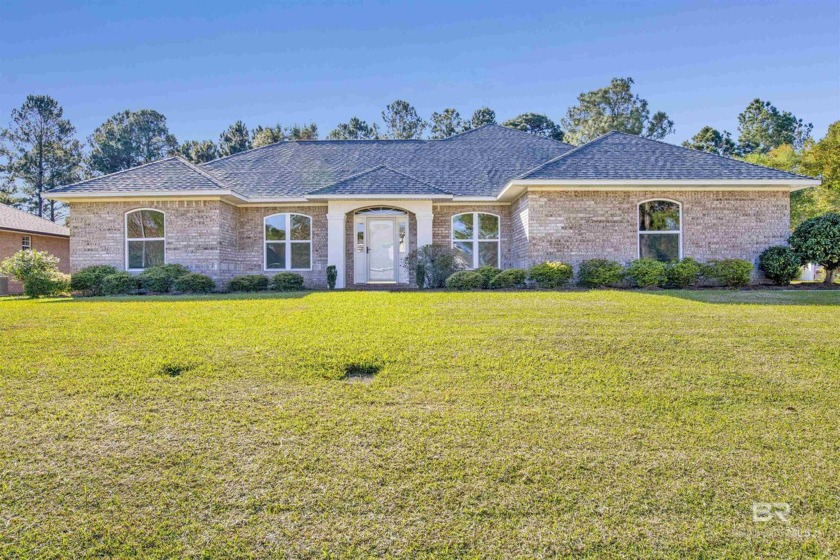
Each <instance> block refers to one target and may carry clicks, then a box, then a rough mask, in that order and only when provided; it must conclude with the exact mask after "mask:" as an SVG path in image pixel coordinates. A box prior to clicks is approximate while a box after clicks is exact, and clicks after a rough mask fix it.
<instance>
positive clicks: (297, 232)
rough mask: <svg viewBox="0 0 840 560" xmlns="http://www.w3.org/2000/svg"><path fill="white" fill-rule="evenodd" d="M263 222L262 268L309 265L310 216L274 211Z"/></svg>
mask: <svg viewBox="0 0 840 560" xmlns="http://www.w3.org/2000/svg"><path fill="white" fill-rule="evenodd" d="M263 222H264V229H263V231H264V237H265V243H264V246H265V270H309V269H311V268H312V218H310V217H309V216H304V215H303V214H274V215H272V216H266V217H265V219H264V220H263Z"/></svg>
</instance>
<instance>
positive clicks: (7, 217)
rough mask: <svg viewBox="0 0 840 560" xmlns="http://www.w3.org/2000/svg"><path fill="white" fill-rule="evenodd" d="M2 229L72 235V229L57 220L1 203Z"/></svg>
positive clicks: (64, 235)
mask: <svg viewBox="0 0 840 560" xmlns="http://www.w3.org/2000/svg"><path fill="white" fill-rule="evenodd" d="M0 229H10V230H15V231H22V232H27V233H35V234H38V233H42V234H45V235H60V236H62V237H69V236H70V229H69V228H66V227H64V226H62V225H59V224H57V223H55V222H51V221H49V220H45V219H44V218H39V217H38V216H34V215H32V214H30V213H29V212H24V211H23V210H18V209H17V208H12V207H11V206H8V205H6V204H0Z"/></svg>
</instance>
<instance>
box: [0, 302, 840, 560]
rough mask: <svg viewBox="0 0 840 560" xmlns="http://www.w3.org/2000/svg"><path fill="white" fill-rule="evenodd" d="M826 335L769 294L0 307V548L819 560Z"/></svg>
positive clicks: (824, 539) (831, 332)
mask: <svg viewBox="0 0 840 560" xmlns="http://www.w3.org/2000/svg"><path fill="white" fill-rule="evenodd" d="M838 317H840V292H836V291H793V290H791V291H779V290H776V291H770V292H759V291H743V292H742V291H712V290H709V291H655V292H649V293H645V292H630V291H625V292H622V291H589V292H586V291H581V292H542V291H541V292H506V293H486V292H484V293H445V292H438V293H423V292H404V293H399V292H395V293H377V292H357V293H324V292H321V293H308V294H282V295H278V294H238V295H231V296H190V297H143V298H138V297H132V298H111V299H106V298H95V299H85V300H71V299H63V300H41V301H29V300H22V299H9V300H4V301H2V302H0V402H1V403H2V404H3V409H2V416H0V418H2V423H0V557H4V558H9V557H21V558H29V557H78V558H83V557H201V556H206V557H213V558H216V557H242V556H248V555H253V556H288V557H310V558H321V557H325V556H326V557H330V556H332V557H354V556H356V557H371V556H378V557H382V556H392V557H427V558H432V557H434V558H441V557H443V558H447V557H450V558H454V557H465V556H466V557H523V558H525V557H557V556H580V557H591V558H602V557H654V558H685V557H732V558H736V557H738V558H740V557H756V558H765V557H805V556H823V557H831V556H836V555H838V554H840V550H838V545H837V543H838V542H840V514H838V512H840V446H838V441H840V423H838V421H837V403H838V402H840V344H838V339H840V330H838V329H840V323H839V320H838ZM336 381H345V382H336ZM350 381H364V382H350ZM755 502H786V503H788V504H790V509H791V512H790V515H789V522H788V523H782V522H781V521H770V522H764V523H756V522H754V521H753V518H752V504H753V503H755Z"/></svg>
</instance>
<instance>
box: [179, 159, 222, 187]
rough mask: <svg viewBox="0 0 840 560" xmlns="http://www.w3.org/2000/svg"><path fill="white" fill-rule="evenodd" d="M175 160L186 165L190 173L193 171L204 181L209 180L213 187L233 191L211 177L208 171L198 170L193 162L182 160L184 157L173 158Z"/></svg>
mask: <svg viewBox="0 0 840 560" xmlns="http://www.w3.org/2000/svg"><path fill="white" fill-rule="evenodd" d="M175 158H176V159H177V160H178V161H179V162H181V163H182V164H184V165H186V166H187V168H188V169H190V170H191V171H195V172H196V173H198V174H199V175H201V176H202V177H204V178H206V179H209V180H210V181H211V182H212V183H213V184H214V185H216V186H217V187H221V188H223V189H227V190H230V191H232V190H233V189H231V188H230V187H229V186H227V185H226V184H224V183H223V182H222V181H221V180H219V179H217V178H216V177H214V176H213V175H211V174H210V173H209V172H208V171H205V170H204V169H202V168H200V167H199V166H197V165H196V164H194V163H193V162H191V161H189V160H187V159H186V158H184V157H182V156H175Z"/></svg>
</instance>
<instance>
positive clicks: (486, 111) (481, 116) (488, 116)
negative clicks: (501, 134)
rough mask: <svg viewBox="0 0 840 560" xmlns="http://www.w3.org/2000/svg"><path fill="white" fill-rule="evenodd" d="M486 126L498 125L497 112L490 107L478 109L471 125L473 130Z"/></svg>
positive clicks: (474, 113)
mask: <svg viewBox="0 0 840 560" xmlns="http://www.w3.org/2000/svg"><path fill="white" fill-rule="evenodd" d="M485 124H496V111H494V110H493V109H491V108H490V107H482V108H481V109H476V110H475V111H474V112H473V114H472V118H471V119H470V125H471V126H472V128H478V127H479V126H484V125H485Z"/></svg>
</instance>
